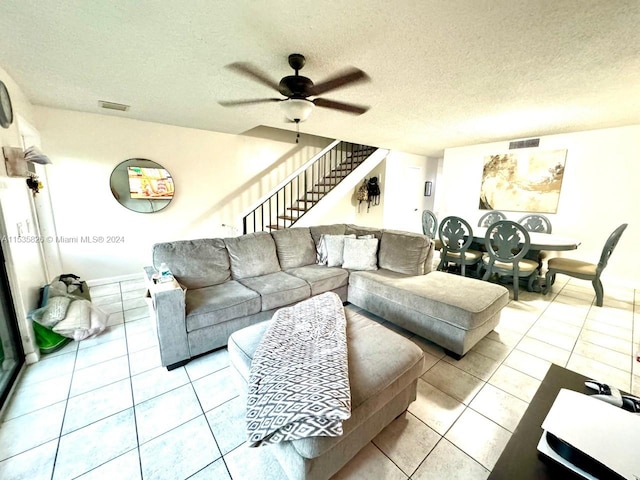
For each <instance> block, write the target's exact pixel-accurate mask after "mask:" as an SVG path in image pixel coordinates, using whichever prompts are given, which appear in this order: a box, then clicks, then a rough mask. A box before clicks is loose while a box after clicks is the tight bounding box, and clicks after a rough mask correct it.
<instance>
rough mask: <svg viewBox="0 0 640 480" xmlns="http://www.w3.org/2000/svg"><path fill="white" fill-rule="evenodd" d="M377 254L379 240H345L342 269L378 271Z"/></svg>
mask: <svg viewBox="0 0 640 480" xmlns="http://www.w3.org/2000/svg"><path fill="white" fill-rule="evenodd" d="M377 253H378V239H377V238H345V239H344V254H343V259H344V261H343V262H342V268H346V269H349V270H377V269H378V255H377Z"/></svg>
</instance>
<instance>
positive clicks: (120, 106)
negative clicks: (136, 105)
mask: <svg viewBox="0 0 640 480" xmlns="http://www.w3.org/2000/svg"><path fill="white" fill-rule="evenodd" d="M98 105H99V106H100V107H101V108H106V109H107V110H118V111H119V112H126V111H128V110H129V108H131V106H130V105H123V104H122V103H113V102H105V101H104V100H99V101H98Z"/></svg>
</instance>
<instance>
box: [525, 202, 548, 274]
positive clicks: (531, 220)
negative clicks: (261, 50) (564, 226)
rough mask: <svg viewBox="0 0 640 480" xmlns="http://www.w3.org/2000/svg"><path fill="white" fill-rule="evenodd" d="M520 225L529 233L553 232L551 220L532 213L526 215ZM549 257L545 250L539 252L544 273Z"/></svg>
mask: <svg viewBox="0 0 640 480" xmlns="http://www.w3.org/2000/svg"><path fill="white" fill-rule="evenodd" d="M518 223H519V224H520V225H522V226H523V227H524V228H526V229H527V231H529V232H538V233H551V230H552V227H551V220H549V219H548V218H547V217H545V216H544V215H541V214H539V213H531V214H529V215H525V216H524V217H522V218H521V219H520V220H518ZM530 256H531V255H530ZM548 256H549V254H548V253H547V252H545V251H544V250H540V251H538V255H537V258H538V267H539V268H540V271H542V264H543V262H544V260H545V259H546V258H547V257H548Z"/></svg>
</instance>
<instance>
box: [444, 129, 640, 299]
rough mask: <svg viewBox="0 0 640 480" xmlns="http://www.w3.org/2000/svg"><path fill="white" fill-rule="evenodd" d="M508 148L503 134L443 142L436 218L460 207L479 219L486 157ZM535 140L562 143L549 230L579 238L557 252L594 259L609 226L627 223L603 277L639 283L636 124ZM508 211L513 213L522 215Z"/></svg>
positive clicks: (639, 142) (548, 145)
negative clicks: (490, 139) (488, 139)
mask: <svg viewBox="0 0 640 480" xmlns="http://www.w3.org/2000/svg"><path fill="white" fill-rule="evenodd" d="M508 148H509V145H508V142H496V143H488V144H483V145H473V146H468V147H460V148H450V149H447V150H445V155H444V160H443V164H442V171H441V173H440V174H439V176H438V179H437V181H436V188H437V194H436V203H435V205H434V210H435V211H437V213H438V218H439V219H442V218H444V217H445V216H447V215H458V216H461V217H463V218H465V219H467V220H468V221H469V222H470V223H471V225H472V226H473V225H477V221H478V219H479V217H480V216H481V215H482V213H484V211H481V210H479V208H478V199H479V194H480V180H481V176H482V167H483V162H484V157H485V156H487V155H491V154H498V153H506V152H508ZM539 148H540V149H545V150H547V149H548V150H553V149H567V160H566V164H565V173H564V179H563V182H562V191H561V193H560V201H559V204H558V211H557V213H556V214H549V215H548V217H549V218H550V220H551V222H552V225H553V232H554V233H558V234H560V235H566V236H571V237H574V238H577V239H578V240H580V241H581V242H582V243H581V245H580V247H579V248H578V250H576V251H575V252H566V253H563V254H562V255H564V256H571V257H576V258H581V259H584V260H586V261H590V262H597V261H598V259H599V257H600V253H601V252H602V247H603V246H604V243H605V241H606V239H607V238H608V236H609V234H610V233H611V232H612V231H613V230H614V229H615V228H616V227H617V226H618V225H620V224H622V223H628V224H629V227H628V228H627V230H626V231H625V233H624V235H623V236H622V238H621V240H620V243H619V244H618V247H617V248H616V250H615V252H614V253H613V255H612V257H611V260H610V261H609V265H608V267H607V269H606V270H605V271H604V273H603V280H604V281H606V280H609V281H610V282H612V283H620V284H631V285H632V286H635V287H636V288H637V287H638V286H640V257H638V255H637V254H636V253H635V250H636V248H635V247H636V246H637V245H638V244H639V243H640V223H639V220H640V215H639V214H638V212H637V208H638V207H637V206H638V205H640V188H639V185H638V181H640V126H638V125H636V126H630V127H622V128H611V129H603V130H592V131H587V132H578V133H570V134H561V135H548V136H544V137H541V138H540V147H539ZM506 213H507V216H508V217H509V218H510V219H512V220H518V219H519V218H520V217H521V216H523V215H524V213H522V212H506ZM556 254H558V255H560V252H557V253H556ZM605 290H606V284H605Z"/></svg>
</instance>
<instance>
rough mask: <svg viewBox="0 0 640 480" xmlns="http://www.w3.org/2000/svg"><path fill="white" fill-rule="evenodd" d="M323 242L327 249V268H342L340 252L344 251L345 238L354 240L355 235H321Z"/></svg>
mask: <svg viewBox="0 0 640 480" xmlns="http://www.w3.org/2000/svg"><path fill="white" fill-rule="evenodd" d="M323 237H324V242H325V245H326V247H327V266H328V267H340V266H342V252H343V251H344V240H345V238H352V239H354V240H355V238H356V236H355V235H323Z"/></svg>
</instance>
